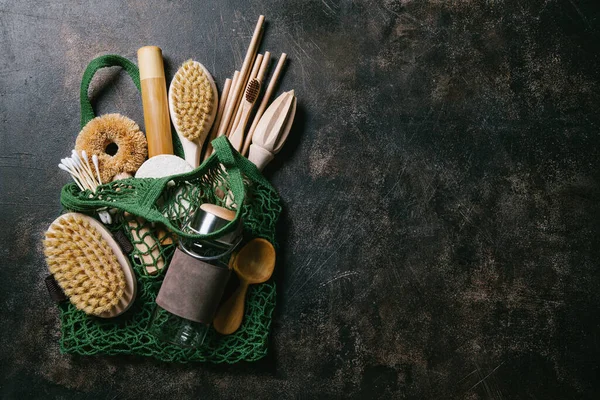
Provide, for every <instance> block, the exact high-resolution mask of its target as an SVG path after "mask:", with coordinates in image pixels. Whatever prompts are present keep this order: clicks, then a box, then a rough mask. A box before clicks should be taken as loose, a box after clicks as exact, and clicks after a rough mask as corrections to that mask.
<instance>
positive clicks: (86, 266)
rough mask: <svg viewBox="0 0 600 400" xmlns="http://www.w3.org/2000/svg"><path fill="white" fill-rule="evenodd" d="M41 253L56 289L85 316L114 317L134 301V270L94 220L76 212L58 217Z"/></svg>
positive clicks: (48, 232)
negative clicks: (43, 255) (52, 276)
mask: <svg viewBox="0 0 600 400" xmlns="http://www.w3.org/2000/svg"><path fill="white" fill-rule="evenodd" d="M44 254H45V255H46V261H47V263H48V269H49V270H50V273H51V274H53V275H54V278H55V279H56V281H57V282H58V284H59V286H60V287H61V288H62V289H63V291H64V292H65V294H66V295H67V296H68V297H69V300H70V301H71V303H73V305H75V307H77V308H78V309H80V310H82V311H84V312H85V313H86V314H91V315H95V316H99V317H104V318H108V317H114V316H117V315H119V314H121V313H123V312H125V310H127V308H129V306H130V305H131V303H132V302H133V298H134V297H135V291H136V281H135V279H134V278H133V270H132V269H131V266H130V265H129V262H128V261H127V259H126V257H125V256H124V255H123V253H122V252H121V251H120V249H119V247H118V244H117V243H116V242H115V240H114V239H113V238H112V236H111V235H110V233H109V232H108V231H107V230H106V229H105V228H104V227H103V226H102V225H101V224H100V223H99V222H98V221H96V220H95V219H93V218H91V217H88V216H87V215H83V214H78V213H68V214H64V215H61V216H60V217H58V218H57V219H56V220H55V221H54V222H53V223H52V224H51V225H50V228H49V229H48V231H47V232H46V235H45V239H44Z"/></svg>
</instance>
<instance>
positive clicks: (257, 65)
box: [228, 54, 263, 136]
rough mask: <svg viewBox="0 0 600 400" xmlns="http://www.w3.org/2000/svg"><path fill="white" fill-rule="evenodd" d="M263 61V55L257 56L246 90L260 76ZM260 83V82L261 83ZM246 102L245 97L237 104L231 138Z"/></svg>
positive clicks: (245, 86)
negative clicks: (259, 71)
mask: <svg viewBox="0 0 600 400" xmlns="http://www.w3.org/2000/svg"><path fill="white" fill-rule="evenodd" d="M262 59H263V55H262V54H258V55H257V56H256V59H255V60H254V66H253V67H252V71H250V76H249V77H248V80H247V81H246V84H245V85H244V89H245V88H247V87H248V83H250V81H251V80H252V79H254V78H256V75H258V70H259V69H260V66H261V64H262ZM259 83H260V81H259ZM243 102H244V96H242V98H241V99H240V102H239V103H238V104H237V110H236V112H235V118H234V119H233V124H232V125H231V127H230V129H229V133H228V136H230V135H231V134H232V133H233V131H234V130H235V128H236V127H237V126H238V124H239V122H240V119H241V118H242V109H243V107H242V103H243Z"/></svg>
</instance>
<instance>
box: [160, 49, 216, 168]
mask: <svg viewBox="0 0 600 400" xmlns="http://www.w3.org/2000/svg"><path fill="white" fill-rule="evenodd" d="M218 97H219V95H218V92H217V86H216V85H215V82H214V80H213V78H212V76H211V75H210V73H209V72H208V70H207V69H206V68H205V67H204V66H203V65H202V64H200V63H199V62H197V61H192V60H188V61H186V62H185V63H183V65H182V66H181V67H180V68H179V70H178V71H177V73H176V74H175V76H174V77H173V81H171V86H170V87H169V110H170V113H171V121H172V122H173V126H175V130H176V131H177V134H178V135H179V140H180V141H181V145H182V147H183V152H184V154H185V160H186V161H187V162H188V163H189V164H190V165H191V166H192V167H194V168H196V167H197V166H198V165H199V164H200V151H201V150H202V145H203V143H204V140H205V139H206V137H207V135H208V133H209V131H210V128H211V126H212V124H213V122H214V120H215V115H216V113H217V109H218V104H219V98H218Z"/></svg>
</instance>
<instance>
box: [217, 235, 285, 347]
mask: <svg viewBox="0 0 600 400" xmlns="http://www.w3.org/2000/svg"><path fill="white" fill-rule="evenodd" d="M274 268H275V248H274V247H273V245H272V244H271V243H270V242H269V241H267V240H265V239H253V240H251V241H250V242H248V244H246V245H245V246H244V247H243V248H242V249H241V250H240V252H239V253H238V254H237V255H236V256H234V259H233V269H234V271H235V272H236V273H237V275H238V277H239V278H240V286H239V287H238V288H237V290H236V291H235V292H234V293H233V294H232V295H231V297H230V298H229V299H227V301H226V302H225V303H223V305H222V306H221V308H219V311H217V315H216V316H215V319H214V320H213V326H214V328H215V330H216V331H217V332H219V333H222V334H223V335H230V334H232V333H233V332H235V331H237V330H238V328H239V327H240V325H241V324H242V319H243V318H244V303H245V301H246V291H247V290H248V285H251V284H256V283H263V282H266V281H267V280H268V279H269V278H270V277H271V274H273V269H274Z"/></svg>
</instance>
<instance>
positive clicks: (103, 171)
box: [75, 114, 148, 183]
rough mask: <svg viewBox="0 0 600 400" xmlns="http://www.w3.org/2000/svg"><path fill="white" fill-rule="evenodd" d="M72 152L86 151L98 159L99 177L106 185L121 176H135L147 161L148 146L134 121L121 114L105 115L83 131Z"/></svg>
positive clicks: (90, 123) (97, 118)
mask: <svg viewBox="0 0 600 400" xmlns="http://www.w3.org/2000/svg"><path fill="white" fill-rule="evenodd" d="M115 146H116V149H115ZM75 150H77V151H78V152H81V151H82V150H85V151H86V153H87V154H88V156H90V157H91V156H92V155H93V154H96V155H98V164H99V165H98V167H99V169H100V177H101V178H102V183H106V182H110V181H112V179H113V177H114V176H115V175H117V174H119V173H121V172H129V173H131V174H134V173H135V171H137V169H138V168H139V167H140V165H142V163H143V162H144V160H146V157H147V155H148V143H147V142H146V136H145V135H144V133H143V132H141V131H140V128H139V126H138V125H137V124H136V123H135V122H134V121H132V120H131V119H129V118H127V117H124V116H122V115H120V114H105V115H101V116H99V117H96V118H94V119H92V120H91V121H90V122H88V123H87V124H86V125H85V126H84V127H83V129H82V130H81V132H79V136H77V141H76V142H75ZM113 150H116V153H115V152H114V151H113ZM107 151H108V152H107ZM109 153H110V154H109Z"/></svg>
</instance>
